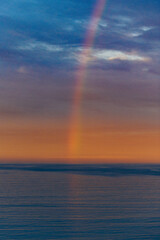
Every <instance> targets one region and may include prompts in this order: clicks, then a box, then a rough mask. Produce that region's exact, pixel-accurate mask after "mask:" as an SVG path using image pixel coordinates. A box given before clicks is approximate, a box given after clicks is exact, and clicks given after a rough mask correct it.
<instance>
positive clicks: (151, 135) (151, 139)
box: [0, 122, 160, 163]
mask: <svg viewBox="0 0 160 240" xmlns="http://www.w3.org/2000/svg"><path fill="white" fill-rule="evenodd" d="M100 127H101V125H99V126H98V125H97V127H95V128H94V129H91V128H90V126H85V129H83V131H82V132H81V136H80V137H81V139H82V142H81V145H80V148H79V152H78V153H77V154H75V155H73V156H72V157H70V158H68V145H67V141H68V138H67V136H68V130H67V127H65V126H64V125H63V126H62V125H61V124H59V123H56V122H55V123H54V124H53V123H50V124H49V123H47V125H45V124H44V125H43V124H40V123H39V124H30V125H27V124H26V125H22V124H21V125H19V123H18V124H17V125H16V123H15V125H14V126H13V125H12V126H7V125H6V126H4V125H3V126H1V125H0V135H1V138H0V159H1V161H6V162H8V161H12V162H15V161H16V160H17V161H20V162H25V161H26V160H27V159H28V162H59V163H105V162H106V163H107V162H110V163H111V162H112V163H116V162H125V163H131V162H139V163H141V162H142V163H145V162H150V163H151V162H153V163H160V148H159V145H160V129H153V128H148V127H146V129H145V128H144V127H143V128H142V127H140V126H139V127H138V126H132V127H129V126H128V127H127V126H125V125H124V126H122V125H120V126H117V127H116V128H114V126H113V127H112V128H110V126H109V124H108V129H101V130H100Z"/></svg>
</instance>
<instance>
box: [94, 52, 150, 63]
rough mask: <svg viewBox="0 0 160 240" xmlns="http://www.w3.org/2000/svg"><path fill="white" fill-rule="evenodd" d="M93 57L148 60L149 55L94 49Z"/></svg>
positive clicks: (109, 59)
mask: <svg viewBox="0 0 160 240" xmlns="http://www.w3.org/2000/svg"><path fill="white" fill-rule="evenodd" d="M92 55H93V58H95V59H103V60H106V61H114V60H122V61H140V62H148V61H150V58H149V57H145V56H141V55H139V54H138V53H136V52H122V51H117V50H94V51H93V53H92Z"/></svg>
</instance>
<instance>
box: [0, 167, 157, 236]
mask: <svg viewBox="0 0 160 240" xmlns="http://www.w3.org/2000/svg"><path fill="white" fill-rule="evenodd" d="M0 183H1V184H0V239H11V240H13V239H23V240H25V239H35V240H36V239H37V240H41V239H52V240H54V239H70V240H78V239H85V240H89V239H93V240H102V239H104V240H105V239H109V240H110V239H111V240H112V239H113V240H115V239H116V240H125V239H126V240H128V239H145V240H146V239H160V165H20V164H18V165H11V164H1V165H0Z"/></svg>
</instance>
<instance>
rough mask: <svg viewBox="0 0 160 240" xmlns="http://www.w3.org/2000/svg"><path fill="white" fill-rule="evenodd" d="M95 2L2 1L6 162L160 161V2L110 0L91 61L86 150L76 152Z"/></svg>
mask: <svg viewBox="0 0 160 240" xmlns="http://www.w3.org/2000/svg"><path fill="white" fill-rule="evenodd" d="M96 2H97V1H95V0H87V1H86V0H81V1H75V0H45V1H44V0H21V1H18V0H12V1H10V0H1V6H0V29H1V37H0V159H1V161H3V160H4V161H10V160H11V159H12V160H13V161H16V160H18V161H24V160H26V159H28V161H32V160H34V161H39V160H41V161H53V162H54V161H59V162H61V161H65V162H92V161H93V162H98V161H99V162H101V161H102V162H105V161H106V162H108V161H109V162H160V147H159V146H160V80H159V75H160V67H159V66H160V53H159V50H160V41H159V40H160V17H159V13H160V2H159V1H158V0H141V1H139V0H109V1H106V2H107V3H106V6H105V9H104V11H103V14H102V16H101V19H100V21H99V23H98V27H97V32H96V36H95V39H94V43H93V45H92V51H91V52H90V54H89V56H88V59H87V72H86V76H85V81H84V83H83V91H82V98H81V105H80V110H79V112H80V114H79V126H78V131H79V133H78V135H79V144H78V149H77V151H76V152H73V153H71V152H69V138H70V131H71V128H72V126H71V125H72V119H71V118H72V117H71V116H72V111H73V110H72V109H73V102H74V92H75V89H76V78H75V75H76V72H77V70H78V67H79V64H80V61H81V60H80V55H81V53H82V51H83V50H84V48H87V46H85V45H84V43H85V37H86V33H87V32H88V27H89V26H88V23H89V22H90V19H91V16H92V12H93V10H94V7H95V4H96ZM57 159H59V160H57ZM61 159H62V160H61ZM80 159H81V160H80ZM86 159H87V160H86ZM89 159H91V160H89ZM97 159H101V160H97Z"/></svg>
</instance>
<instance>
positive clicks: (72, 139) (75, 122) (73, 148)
mask: <svg viewBox="0 0 160 240" xmlns="http://www.w3.org/2000/svg"><path fill="white" fill-rule="evenodd" d="M105 4H106V0H97V2H96V6H95V8H94V11H93V13H92V16H91V20H90V23H89V26H88V30H87V34H86V37H85V42H84V45H83V50H82V52H81V54H80V56H79V61H80V64H79V66H78V70H77V71H76V88H75V92H74V96H73V109H72V113H71V126H70V131H69V156H70V157H75V156H76V154H77V153H78V148H79V142H80V132H81V131H80V105H81V100H82V91H83V84H84V80H85V77H86V71H87V64H88V61H89V57H90V54H91V51H92V45H93V42H94V38H95V35H96V31H97V27H98V23H99V21H100V18H101V16H102V13H103V10H104V8H105Z"/></svg>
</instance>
